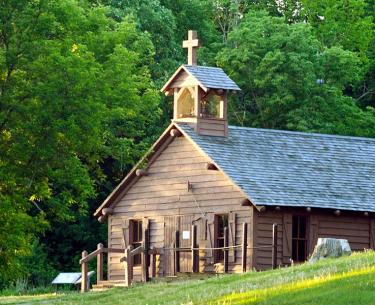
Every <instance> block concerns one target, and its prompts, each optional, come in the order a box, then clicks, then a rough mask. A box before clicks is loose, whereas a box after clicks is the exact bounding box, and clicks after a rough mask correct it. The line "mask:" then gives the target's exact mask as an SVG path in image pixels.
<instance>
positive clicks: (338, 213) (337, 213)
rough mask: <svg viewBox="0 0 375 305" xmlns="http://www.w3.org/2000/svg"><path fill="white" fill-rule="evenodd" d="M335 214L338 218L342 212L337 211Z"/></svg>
mask: <svg viewBox="0 0 375 305" xmlns="http://www.w3.org/2000/svg"><path fill="white" fill-rule="evenodd" d="M333 213H334V214H335V215H336V216H340V215H341V211H340V210H335V211H334V212H333Z"/></svg>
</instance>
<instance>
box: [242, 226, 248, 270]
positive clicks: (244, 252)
mask: <svg viewBox="0 0 375 305" xmlns="http://www.w3.org/2000/svg"><path fill="white" fill-rule="evenodd" d="M246 259H247V223H246V222H244V223H243V224H242V273H245V272H246Z"/></svg>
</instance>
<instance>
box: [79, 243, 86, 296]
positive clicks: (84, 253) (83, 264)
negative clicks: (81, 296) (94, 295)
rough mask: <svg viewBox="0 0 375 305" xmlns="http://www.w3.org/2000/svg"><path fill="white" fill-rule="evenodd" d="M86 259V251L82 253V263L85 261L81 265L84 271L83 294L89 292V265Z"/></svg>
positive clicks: (82, 272) (82, 273)
mask: <svg viewBox="0 0 375 305" xmlns="http://www.w3.org/2000/svg"><path fill="white" fill-rule="evenodd" d="M86 257H87V251H86V250H85V251H83V252H82V259H81V261H83V262H82V263H81V266H82V270H81V292H83V293H84V292H87V291H88V281H87V271H88V267H87V263H86V261H85V259H86ZM81 261H80V262H81Z"/></svg>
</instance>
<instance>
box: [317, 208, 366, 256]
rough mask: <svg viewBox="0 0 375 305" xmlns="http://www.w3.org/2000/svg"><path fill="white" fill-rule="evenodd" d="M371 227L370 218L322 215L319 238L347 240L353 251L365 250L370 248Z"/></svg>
mask: <svg viewBox="0 0 375 305" xmlns="http://www.w3.org/2000/svg"><path fill="white" fill-rule="evenodd" d="M369 226H370V220H369V218H368V217H358V216H357V217H355V216H351V217H347V216H334V215H332V216H330V215H321V216H320V217H319V231H318V236H319V237H332V238H343V239H347V240H348V241H349V244H350V247H351V248H352V250H363V249H368V248H370V231H369Z"/></svg>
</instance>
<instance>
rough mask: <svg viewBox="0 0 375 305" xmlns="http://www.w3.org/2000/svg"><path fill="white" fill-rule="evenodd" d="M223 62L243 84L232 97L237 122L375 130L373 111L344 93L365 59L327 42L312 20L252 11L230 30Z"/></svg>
mask: <svg viewBox="0 0 375 305" xmlns="http://www.w3.org/2000/svg"><path fill="white" fill-rule="evenodd" d="M218 62H219V65H221V66H223V67H224V68H225V70H226V71H228V72H229V73H230V75H231V76H232V77H233V78H234V79H235V80H236V81H237V83H238V84H239V85H240V87H241V88H242V89H243V95H242V96H241V98H240V99H239V101H238V100H237V101H235V100H233V101H232V103H231V107H232V109H231V110H230V113H232V118H231V119H232V121H233V122H235V123H237V124H241V125H250V126H260V127H266V128H281V129H297V130H303V131H316V132H327V133H340V134H353V135H375V128H374V126H375V125H373V123H374V116H373V111H370V110H369V111H367V110H361V109H360V108H359V107H358V106H357V105H356V103H355V101H354V100H353V99H352V98H351V97H349V96H345V95H344V89H346V88H350V87H353V86H355V85H356V84H357V83H358V81H359V80H361V79H362V74H363V69H362V66H361V61H360V59H359V58H358V56H357V55H356V54H355V53H353V52H350V51H346V50H343V49H342V48H341V47H337V46H335V47H332V48H325V47H324V46H323V45H322V44H321V43H320V42H319V41H318V40H317V39H316V38H315V36H314V34H313V31H312V29H311V27H310V26H309V25H308V24H306V23H295V24H290V25H289V24H286V23H285V22H284V20H283V18H281V17H271V16H270V15H269V14H268V13H266V12H251V13H249V14H248V15H247V16H246V17H245V19H244V20H243V21H242V22H241V24H240V25H239V26H238V27H237V28H236V29H234V30H233V31H232V32H231V33H230V35H229V38H228V47H226V48H225V49H223V50H222V52H220V53H219V55H218ZM337 109H341V110H340V111H337ZM342 122H345V126H346V127H345V128H343V127H342ZM371 126H372V127H371ZM369 127H371V128H370V129H368V128H369Z"/></svg>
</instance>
